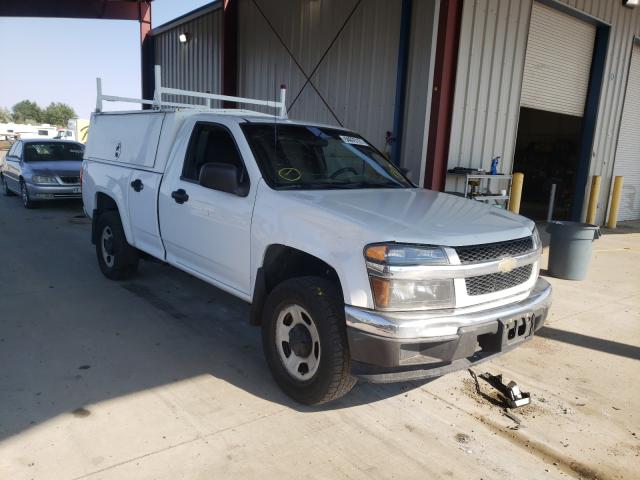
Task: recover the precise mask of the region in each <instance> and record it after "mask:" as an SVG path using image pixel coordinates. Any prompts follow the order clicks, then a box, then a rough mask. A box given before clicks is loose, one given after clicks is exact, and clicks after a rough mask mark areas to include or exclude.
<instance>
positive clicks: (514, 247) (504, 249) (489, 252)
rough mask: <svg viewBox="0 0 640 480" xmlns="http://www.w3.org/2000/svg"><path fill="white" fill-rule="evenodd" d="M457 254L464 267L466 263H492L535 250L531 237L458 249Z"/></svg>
mask: <svg viewBox="0 0 640 480" xmlns="http://www.w3.org/2000/svg"><path fill="white" fill-rule="evenodd" d="M455 250H456V253H457V254H458V258H459V259H460V263H462V264H463V265H464V264H466V263H481V262H490V261H492V260H497V259H500V258H505V257H515V256H517V255H522V254H525V253H527V252H530V251H532V250H533V239H532V238H531V237H525V238H519V239H517V240H507V241H506V242H497V243H485V244H483V245H469V246H467V247H456V249H455Z"/></svg>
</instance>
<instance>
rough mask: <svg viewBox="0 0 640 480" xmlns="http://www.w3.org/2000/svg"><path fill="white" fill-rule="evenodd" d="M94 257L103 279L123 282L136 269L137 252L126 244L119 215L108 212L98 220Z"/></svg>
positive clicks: (138, 257)
mask: <svg viewBox="0 0 640 480" xmlns="http://www.w3.org/2000/svg"><path fill="white" fill-rule="evenodd" d="M97 232H98V235H97V242H96V255H97V257H98V265H100V270H101V271H102V273H103V274H104V276H105V277H107V278H109V279H111V280H124V279H126V278H129V277H131V276H132V275H133V274H134V273H135V272H136V270H137V269H138V262H139V260H140V256H139V254H138V250H136V249H135V248H133V247H132V246H131V245H129V243H128V242H127V238H126V236H125V234H124V229H123V228H122V222H121V221H120V215H118V212H115V211H108V212H105V213H103V214H102V215H100V217H99V218H98V230H97Z"/></svg>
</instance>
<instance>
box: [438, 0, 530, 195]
mask: <svg viewBox="0 0 640 480" xmlns="http://www.w3.org/2000/svg"><path fill="white" fill-rule="evenodd" d="M530 13H531V0H513V1H511V0H509V1H503V0H465V3H464V7H463V11H462V25H461V30H460V49H459V53H458V72H457V75H456V90H455V92H456V93H455V99H454V111H453V118H452V122H451V141H450V142H451V143H450V145H449V162H448V163H449V168H451V167H454V166H462V167H470V168H484V169H486V170H489V167H490V165H491V159H492V158H493V157H495V156H496V155H502V158H503V160H502V164H501V165H500V171H502V172H503V173H507V172H510V171H511V166H512V162H513V155H514V150H515V140H516V139H515V136H516V128H517V123H518V115H519V109H520V92H521V89H522V88H521V87H522V71H523V67H524V58H525V55H524V54H525V51H526V46H527V35H528V30H529V16H530ZM458 182H459V183H460V185H456V184H455V180H453V179H451V178H447V185H446V189H447V190H455V189H458V190H459V189H460V188H463V185H462V182H460V181H458Z"/></svg>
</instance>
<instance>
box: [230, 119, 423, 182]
mask: <svg viewBox="0 0 640 480" xmlns="http://www.w3.org/2000/svg"><path fill="white" fill-rule="evenodd" d="M274 129H275V131H276V132H277V134H274ZM242 130H243V131H244V134H245V136H246V137H247V140H248V142H249V145H250V147H251V150H252V151H253V155H254V156H255V157H256V160H257V161H258V164H259V166H260V170H261V171H262V174H263V176H264V177H265V180H266V181H267V183H269V185H270V186H271V187H273V188H276V189H304V190H307V189H309V190H310V189H329V188H411V187H413V185H412V184H411V182H409V180H407V179H406V178H405V177H404V175H403V174H402V173H401V172H400V171H399V170H398V169H397V168H396V167H395V166H394V165H393V164H392V163H391V162H389V161H388V160H387V159H386V158H384V157H383V156H382V155H381V154H380V153H379V152H378V151H377V150H376V149H375V148H374V147H373V146H371V145H370V144H369V143H367V142H366V141H365V140H364V139H362V138H361V137H359V136H356V135H354V134H353V133H347V132H344V131H342V130H334V129H330V128H318V127H310V126H305V125H274V124H256V123H244V124H242Z"/></svg>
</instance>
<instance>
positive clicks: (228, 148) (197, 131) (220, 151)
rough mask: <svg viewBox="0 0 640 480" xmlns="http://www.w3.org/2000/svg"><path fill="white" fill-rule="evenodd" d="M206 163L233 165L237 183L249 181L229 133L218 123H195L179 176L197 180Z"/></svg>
mask: <svg viewBox="0 0 640 480" xmlns="http://www.w3.org/2000/svg"><path fill="white" fill-rule="evenodd" d="M207 163H224V164H230V165H234V166H235V167H236V168H237V170H238V176H239V177H238V183H239V184H241V185H242V184H248V183H249V176H248V175H247V172H246V169H245V167H244V163H243V162H242V157H241V156H240V152H239V151H238V147H237V146H236V143H235V141H234V140H233V137H232V135H231V133H230V132H229V131H228V130H227V129H226V128H224V127H222V126H220V125H214V124H211V123H196V126H195V127H194V129H193V133H192V134H191V139H190V140H189V146H188V148H187V155H186V157H185V159H184V165H183V167H182V176H181V178H182V179H183V180H187V181H193V182H198V181H199V179H200V170H201V169H202V166H203V165H205V164H207Z"/></svg>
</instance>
